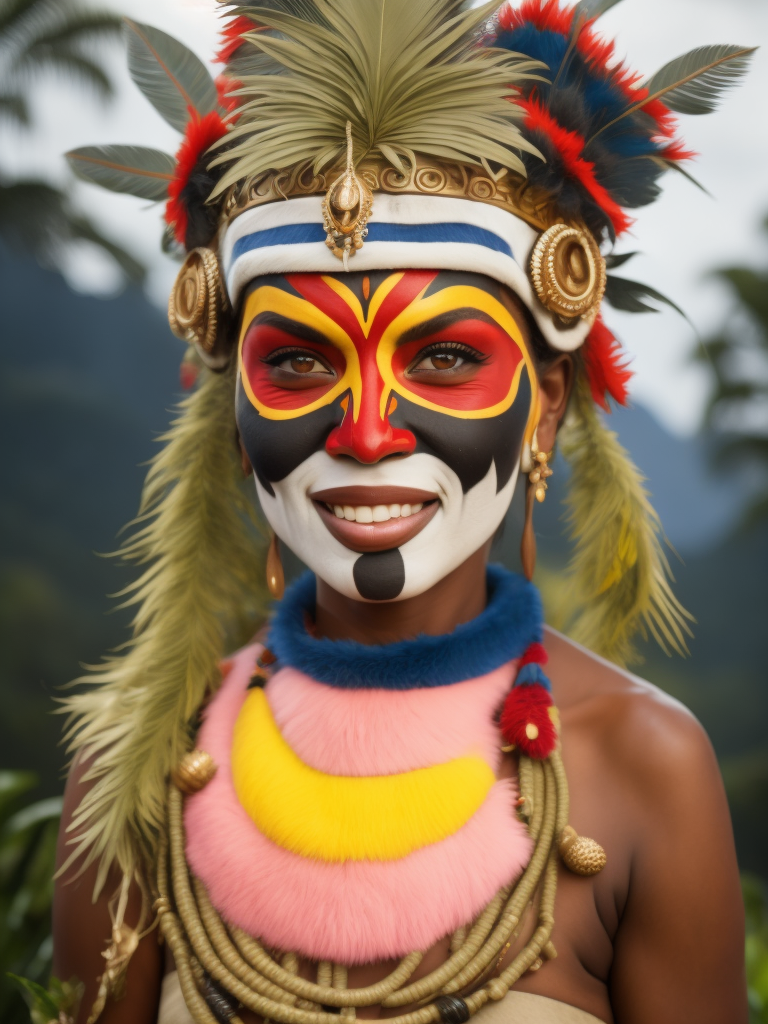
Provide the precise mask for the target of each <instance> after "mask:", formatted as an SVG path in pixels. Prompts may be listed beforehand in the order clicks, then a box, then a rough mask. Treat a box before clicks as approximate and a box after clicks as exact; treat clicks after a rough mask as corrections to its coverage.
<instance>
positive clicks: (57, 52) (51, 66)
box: [18, 42, 114, 97]
mask: <svg viewBox="0 0 768 1024" xmlns="http://www.w3.org/2000/svg"><path fill="white" fill-rule="evenodd" d="M22 69H23V71H24V72H26V74H27V75H28V76H29V74H30V72H34V73H37V72H39V71H43V70H45V71H54V72H57V73H58V74H60V75H62V76H64V77H67V78H70V79H72V80H74V81H77V82H80V83H82V84H83V85H87V86H89V87H90V88H92V89H93V90H94V92H95V93H96V94H97V95H99V96H101V97H107V96H111V95H112V94H113V93H114V87H113V85H112V82H111V80H110V79H109V77H108V76H107V74H106V72H105V71H104V69H103V68H102V67H101V66H100V65H99V64H97V63H96V62H95V61H93V60H91V59H90V58H89V57H83V56H82V55H81V54H80V53H78V52H77V51H76V50H74V49H72V48H71V47H70V45H69V44H68V43H57V42H54V43H51V44H48V45H45V46H40V47H37V46H36V47H33V48H30V49H29V50H27V51H26V53H25V54H24V60H23V65H18V70H22Z"/></svg>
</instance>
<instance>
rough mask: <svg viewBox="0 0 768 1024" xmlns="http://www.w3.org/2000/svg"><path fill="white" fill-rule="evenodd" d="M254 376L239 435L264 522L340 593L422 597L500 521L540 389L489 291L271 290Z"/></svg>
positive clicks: (478, 287)
mask: <svg viewBox="0 0 768 1024" xmlns="http://www.w3.org/2000/svg"><path fill="white" fill-rule="evenodd" d="M239 370H240V372H239V378H238V385H237V422H238V427H239V429H240V434H241V437H242V439H243V444H244V446H245V449H246V452H247V453H248V457H249V458H250V461H251V464H252V465H253V467H254V472H255V476H256V486H257V490H258V493H259V498H260V500H261V503H262V506H263V508H264V512H265V515H266V517H267V519H268V521H269V523H270V525H271V526H272V528H273V529H274V530H275V532H276V533H277V534H278V536H279V537H280V538H281V539H282V540H283V541H284V542H285V543H286V544H288V546H289V547H291V548H292V549H293V550H294V551H295V552H296V554H297V555H298V556H299V557H300V558H301V559H302V560H303V561H304V562H306V564H307V565H308V566H309V567H310V568H311V569H313V571H314V572H315V573H316V574H317V575H318V576H319V577H320V578H322V579H323V580H325V581H326V582H327V583H328V584H329V585H330V586H332V587H334V589H336V590H338V591H339V592H341V593H343V594H346V595H347V596H349V597H353V598H358V599H359V598H361V597H362V598H363V599H366V600H395V599H398V598H405V597H411V596H414V595H415V594H419V593H422V592H424V591H425V590H427V589H429V588H430V587H431V586H433V585H434V584H435V583H437V582H438V581H439V580H440V579H442V578H443V577H444V576H446V575H447V574H448V573H449V572H451V571H452V570H453V569H455V568H456V567H457V566H458V565H460V564H461V563H462V562H463V561H465V559H466V558H468V557H469V556H470V555H471V554H473V553H474V552H475V551H476V550H477V549H478V548H479V547H480V546H481V545H482V544H484V543H485V542H486V541H487V540H488V539H489V538H490V537H491V536H492V535H493V533H494V532H495V530H496V529H497V528H498V526H499V524H500V523H501V521H502V519H503V517H504V515H505V513H506V510H507V508H508V506H509V502H510V500H511V498H512V492H513V490H514V485H515V481H516V478H517V468H518V464H519V456H520V449H521V445H522V442H523V439H524V436H527V435H528V434H530V432H531V431H532V427H533V425H534V423H535V420H536V415H537V409H536V406H537V390H536V377H535V373H534V368H533V365H532V361H531V358H530V356H529V354H528V352H527V350H526V348H525V345H524V343H523V339H522V335H521V332H520V327H519V325H518V323H517V322H516V320H515V318H514V317H513V315H512V314H511V313H510V312H509V310H508V309H507V308H506V306H505V305H504V304H503V303H502V302H501V300H500V298H499V286H498V285H497V284H495V282H493V281H491V280H490V279H488V278H484V277H481V276H480V275H475V274H457V273H447V272H441V273H438V272H436V271H416V270H409V271H402V272H396V273H378V274H370V275H363V274H344V275H341V274H340V275H335V276H325V275H320V274H296V275H288V276H286V277H274V278H259V279H257V280H256V281H255V282H254V284H253V286H252V287H251V290H250V292H249V294H248V295H247V297H246V300H245V303H244V309H243V317H242V330H241V335H240V348H239Z"/></svg>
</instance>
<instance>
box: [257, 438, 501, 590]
mask: <svg viewBox="0 0 768 1024" xmlns="http://www.w3.org/2000/svg"><path fill="white" fill-rule="evenodd" d="M517 472H518V471H517V468H515V469H514V471H513V472H512V474H511V476H510V478H509V480H508V481H507V482H506V484H505V486H504V487H503V488H502V489H501V490H500V491H498V493H497V491H496V468H495V466H494V464H493V463H491V467H490V469H489V471H488V473H487V474H486V476H485V477H484V478H483V479H482V480H481V481H480V482H479V483H477V484H476V485H475V486H474V487H472V488H470V489H469V490H468V491H467V492H466V493H464V492H463V491H462V487H461V481H460V480H459V477H458V476H457V474H456V473H455V472H454V471H453V470H452V469H451V468H450V467H449V466H448V465H446V463H444V462H443V461H441V460H440V459H438V458H436V457H435V456H433V455H427V454H423V453H417V454H414V455H409V456H407V457H405V458H393V459H384V460H383V461H381V462H378V463H375V464H373V465H363V464H360V463H357V462H354V461H353V460H352V459H338V458H333V457H332V456H330V455H328V453H327V452H325V451H319V452H315V453H314V454H313V455H311V456H310V457H309V458H308V459H307V460H306V461H305V462H302V463H301V464H300V465H299V466H298V467H297V468H296V469H294V470H293V472H292V473H290V474H289V475H288V476H286V477H285V478H284V479H283V480H281V481H279V482H277V483H273V484H272V487H273V490H274V492H275V493H274V496H273V495H271V494H269V493H268V492H267V491H266V490H265V489H264V488H263V487H262V486H261V485H260V484H259V482H258V480H257V482H256V489H257V492H258V496H259V500H260V501H261V505H262V508H263V510H264V513H265V515H266V517H267V520H268V522H269V524H270V526H271V527H272V529H273V530H274V531H275V533H276V534H277V535H278V537H279V538H280V539H281V541H283V542H284V543H285V544H287V545H288V547H289V548H291V550H292V551H293V552H295V554H296V555H298V557H299V558H300V559H301V560H302V561H303V562H304V563H305V564H306V565H307V566H308V567H309V568H310V569H311V570H312V571H313V572H314V573H315V574H316V575H317V576H318V577H319V578H320V579H322V580H323V581H324V582H325V583H327V584H328V585H329V586H330V587H333V589H334V590H337V591H338V592H339V593H341V594H344V595H345V596H346V597H350V598H354V599H357V600H360V599H361V597H362V599H363V600H366V599H370V598H366V597H364V596H363V595H361V593H360V588H359V584H358V582H356V579H355V572H354V567H355V563H357V562H359V560H360V559H361V558H369V559H370V558H376V557H377V556H376V555H365V554H362V555H361V553H360V552H359V551H353V550H350V548H348V547H346V546H345V545H344V544H342V543H341V542H340V541H339V540H337V539H336V537H334V536H333V535H332V534H331V532H330V530H329V528H328V526H327V525H326V521H325V518H326V517H324V516H323V514H322V512H321V511H320V510H319V509H318V504H317V502H315V501H314V500H313V498H312V495H313V494H317V493H318V492H321V491H326V490H330V489H343V488H349V487H357V488H382V487H391V488H412V489H416V490H420V491H428V492H431V493H433V494H434V495H436V499H437V503H438V504H437V508H436V511H435V512H434V514H433V515H432V518H431V519H429V520H428V521H427V522H426V524H425V525H424V526H423V528H422V529H421V530H420V531H419V532H418V533H417V534H416V535H415V536H414V537H412V538H411V539H409V540H407V541H406V542H405V543H404V544H402V545H401V546H400V547H399V548H397V549H396V550H398V551H399V552H400V555H401V556H402V564H403V567H404V571H405V582H404V584H403V586H402V589H401V590H400V592H399V593H398V594H397V595H396V596H395V597H394V598H393V599H394V600H403V599H404V598H407V597H415V596H416V595H418V594H422V593H424V592H425V591H427V590H429V589H430V587H433V586H434V585H435V584H436V583H438V582H439V581H440V580H441V579H443V577H445V576H447V575H448V573H450V572H452V571H453V570H454V569H456V568H457V567H458V566H459V565H461V564H462V563H463V562H465V561H466V559H467V558H469V556H470V555H472V554H474V552H475V551H477V550H478V548H480V547H482V546H483V544H485V542H486V541H487V540H489V539H490V538H491V537H492V536H493V534H494V533H495V532H496V530H497V529H498V527H499V525H500V524H501V522H502V520H503V519H504V516H505V515H506V512H507V509H508V508H509V504H510V502H511V500H512V495H513V492H514V489H515V482H516V480H517ZM359 568H360V567H359V566H358V572H359ZM379 599H381V598H379Z"/></svg>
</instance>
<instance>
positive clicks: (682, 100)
mask: <svg viewBox="0 0 768 1024" xmlns="http://www.w3.org/2000/svg"><path fill="white" fill-rule="evenodd" d="M756 49H757V47H754V46H752V47H744V46H730V45H727V44H721V45H718V46H699V47H697V48H696V49H695V50H690V51H689V52H688V53H685V54H683V56H682V57H676V58H675V59H674V60H671V61H670V62H669V63H668V64H665V65H664V67H663V68H660V69H659V70H658V71H657V72H656V74H655V75H652V76H651V77H650V78H649V79H648V81H647V82H645V83H643V87H644V88H646V89H647V90H648V92H649V97H648V99H649V100H650V99H656V98H660V99H663V100H664V103H665V104H666V105H667V106H668V107H669V108H670V110H674V111H676V112H677V113H678V114H710V113H712V111H713V110H715V109H716V108H717V104H718V102H719V101H720V97H721V95H722V93H724V92H725V90H726V89H728V88H730V87H731V86H732V85H735V84H736V82H737V81H738V79H739V78H741V77H742V76H743V75H744V74H745V73H746V71H747V68H748V67H749V60H750V57H751V55H752V54H753V53H754V52H755V50H756ZM645 102H648V100H646V101H645Z"/></svg>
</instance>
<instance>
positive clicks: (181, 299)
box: [168, 249, 226, 362]
mask: <svg viewBox="0 0 768 1024" xmlns="http://www.w3.org/2000/svg"><path fill="white" fill-rule="evenodd" d="M225 302H226V300H225V298H224V291H223V289H222V286H221V276H220V273H219V260H218V257H217V256H216V253H215V252H213V251H212V250H211V249H193V250H192V252H191V253H190V254H189V255H188V256H187V258H186V259H185V260H184V263H183V265H182V268H181V270H180V271H179V273H178V276H177V278H176V281H175V283H174V286H173V288H172V289H171V296H170V298H169V300H168V323H169V324H170V325H171V330H172V331H173V333H174V334H175V335H176V337H177V338H181V339H182V340H183V341H187V342H189V343H190V344H195V345H197V346H198V348H199V349H200V351H201V354H202V355H203V358H204V359H205V357H206V355H207V356H208V357H209V358H208V359H205V361H206V362H211V359H210V357H211V356H212V354H213V353H214V349H215V348H216V341H217V337H218V333H219V328H220V326H221V319H222V313H223V310H224V305H225Z"/></svg>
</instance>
